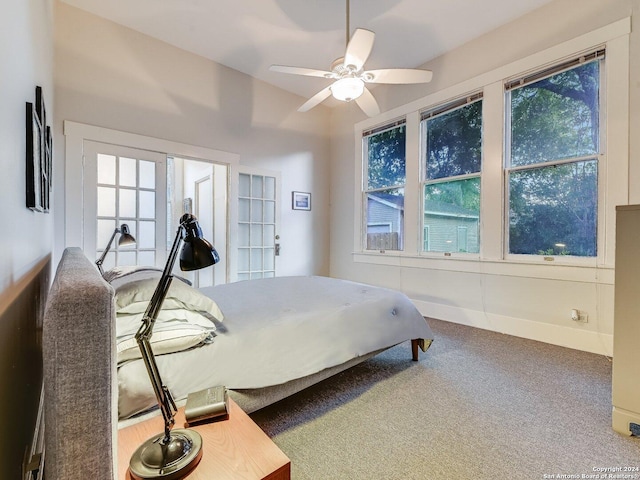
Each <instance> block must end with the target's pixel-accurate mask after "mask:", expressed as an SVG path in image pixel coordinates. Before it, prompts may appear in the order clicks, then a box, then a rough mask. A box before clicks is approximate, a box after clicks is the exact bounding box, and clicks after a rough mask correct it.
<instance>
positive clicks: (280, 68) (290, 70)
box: [269, 65, 333, 78]
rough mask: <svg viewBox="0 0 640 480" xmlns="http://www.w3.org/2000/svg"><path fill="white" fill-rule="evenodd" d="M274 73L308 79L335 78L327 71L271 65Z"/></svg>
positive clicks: (270, 68)
mask: <svg viewBox="0 0 640 480" xmlns="http://www.w3.org/2000/svg"><path fill="white" fill-rule="evenodd" d="M269 70H271V71H272V72H280V73H290V74H292V75H306V76H308V77H322V78H333V73H331V72H327V71H325V70H314V69H313V68H302V67H289V66H287V65H271V66H270V67H269Z"/></svg>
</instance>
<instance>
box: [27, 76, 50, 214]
mask: <svg viewBox="0 0 640 480" xmlns="http://www.w3.org/2000/svg"><path fill="white" fill-rule="evenodd" d="M26 147H27V148H26V151H27V154H26V162H27V165H26V167H27V168H26V181H27V182H26V203H27V208H30V209H31V210H33V211H34V212H45V213H47V212H49V201H50V198H51V190H52V188H53V169H52V164H53V158H52V155H53V137H52V134H51V127H49V126H47V112H46V109H45V104H44V95H43V93H42V87H36V101H35V104H33V103H29V102H27V109H26Z"/></svg>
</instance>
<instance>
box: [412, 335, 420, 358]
mask: <svg viewBox="0 0 640 480" xmlns="http://www.w3.org/2000/svg"><path fill="white" fill-rule="evenodd" d="M418 341H419V340H418V339H417V338H414V339H413V340H411V360H413V361H414V362H417V361H418Z"/></svg>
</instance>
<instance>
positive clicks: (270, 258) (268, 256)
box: [263, 248, 276, 270]
mask: <svg viewBox="0 0 640 480" xmlns="http://www.w3.org/2000/svg"><path fill="white" fill-rule="evenodd" d="M263 267H264V269H265V270H275V268H276V265H275V257H274V250H273V248H265V249H264V264H263Z"/></svg>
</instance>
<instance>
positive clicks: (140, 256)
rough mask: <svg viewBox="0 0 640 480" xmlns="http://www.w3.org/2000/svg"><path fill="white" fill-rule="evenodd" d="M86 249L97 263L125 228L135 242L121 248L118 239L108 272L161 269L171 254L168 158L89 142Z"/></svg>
mask: <svg viewBox="0 0 640 480" xmlns="http://www.w3.org/2000/svg"><path fill="white" fill-rule="evenodd" d="M83 151H84V158H83V200H84V208H83V227H84V228H83V233H84V235H83V249H84V251H85V253H86V254H87V255H88V256H89V257H90V258H91V257H92V256H93V258H98V257H99V256H100V255H101V254H102V253H103V252H104V250H105V249H106V248H107V244H108V242H109V239H110V238H111V236H112V234H113V232H114V230H115V229H116V228H121V226H122V224H126V225H128V227H129V230H130V232H131V235H133V236H134V237H135V239H136V243H135V244H133V245H126V246H119V245H118V238H119V236H118V235H116V238H115V239H114V242H113V244H112V245H111V248H110V250H109V253H108V254H107V256H106V257H105V260H104V264H103V268H104V270H105V271H107V270H108V269H110V268H112V267H114V266H118V265H148V266H157V267H162V266H163V265H164V262H165V260H166V252H167V241H168V239H167V211H166V206H167V198H166V196H167V188H166V178H167V174H166V155H164V154H161V153H158V152H151V151H147V150H139V149H134V148H129V147H123V146H118V145H110V144H106V143H99V142H93V141H88V140H85V141H84V144H83Z"/></svg>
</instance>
